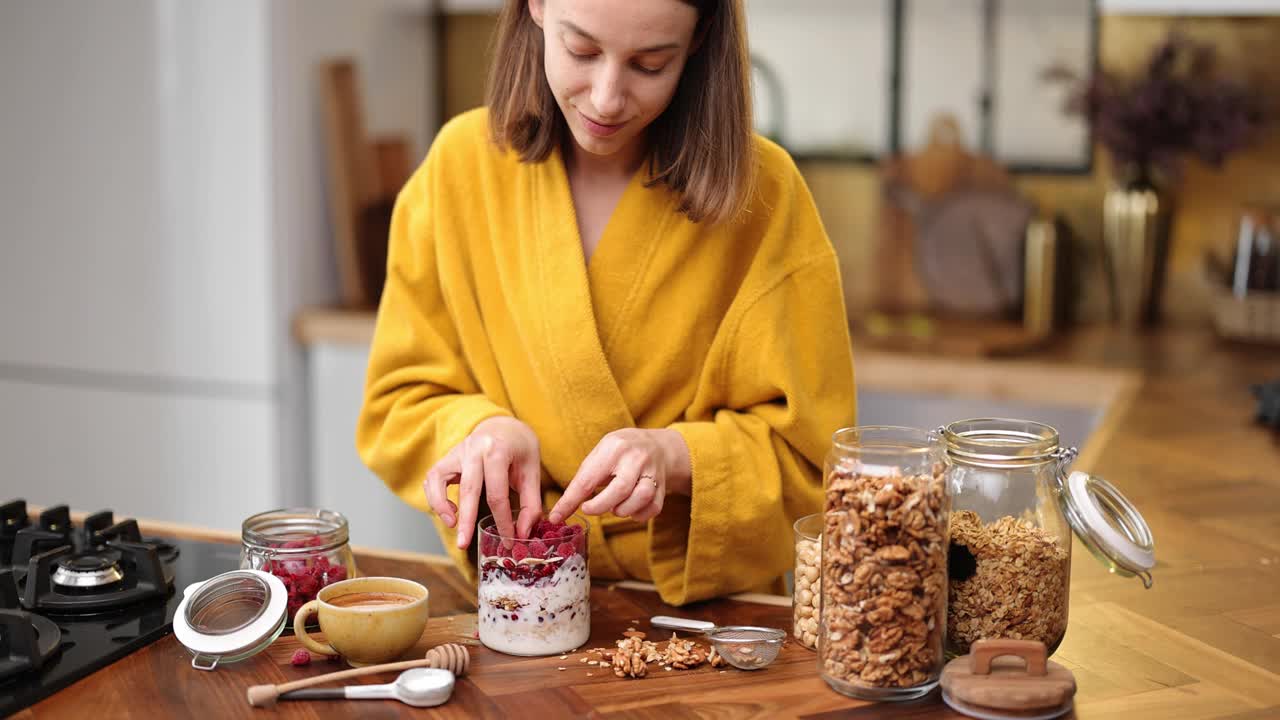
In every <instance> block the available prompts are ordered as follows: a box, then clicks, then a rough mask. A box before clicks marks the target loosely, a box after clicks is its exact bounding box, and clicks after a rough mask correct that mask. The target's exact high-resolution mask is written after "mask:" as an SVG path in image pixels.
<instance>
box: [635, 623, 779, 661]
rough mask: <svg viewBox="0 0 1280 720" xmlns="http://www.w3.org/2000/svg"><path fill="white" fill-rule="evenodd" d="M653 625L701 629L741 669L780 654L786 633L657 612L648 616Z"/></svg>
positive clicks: (699, 631) (700, 631) (699, 630)
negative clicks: (650, 616) (721, 624)
mask: <svg viewBox="0 0 1280 720" xmlns="http://www.w3.org/2000/svg"><path fill="white" fill-rule="evenodd" d="M649 622H650V623H652V624H653V626H654V627H660V628H666V629H668V630H684V631H686V632H696V633H702V634H703V635H706V636H707V639H708V640H710V641H711V646H712V647H714V648H715V649H716V652H717V653H719V654H720V656H721V657H723V658H724V659H725V661H726V662H728V663H729V664H730V665H732V666H734V667H736V668H738V669H739V670H759V669H760V668H763V667H765V666H766V665H768V664H769V663H771V662H773V661H774V660H775V659H776V658H777V657H778V651H779V650H781V649H782V641H783V639H784V638H786V637H787V633H786V632H785V631H782V630H777V629H775V628H766V627H754V626H752V625H723V626H720V625H716V624H715V623H709V622H704V621H702V620H689V619H686V618H676V617H668V616H666V615H657V616H655V617H652V618H649Z"/></svg>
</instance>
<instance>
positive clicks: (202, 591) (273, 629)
mask: <svg viewBox="0 0 1280 720" xmlns="http://www.w3.org/2000/svg"><path fill="white" fill-rule="evenodd" d="M288 596H289V593H288V590H286V589H285V586H284V583H283V582H281V580H280V578H278V577H276V576H274V575H272V574H270V573H266V572H262V571H261V570H233V571H231V572H227V573H223V574H221V575H217V576H215V577H213V578H210V579H209V580H206V581H204V582H202V583H195V584H193V585H190V586H188V587H187V588H186V590H184V591H183V597H182V601H181V602H180V603H178V609H177V611H176V612H175V614H174V617H173V634H174V635H176V636H177V638H178V641H179V642H181V643H182V644H183V645H184V646H185V647H186V648H187V649H188V650H190V651H191V652H192V654H193V655H194V657H192V659H191V666H192V667H194V668H197V669H199V670H212V669H214V668H215V667H217V665H218V664H219V663H229V662H236V661H239V660H244V659H245V658H248V657H251V656H253V655H256V654H257V653H259V652H261V651H262V650H265V649H266V648H267V646H269V645H270V644H271V643H272V642H274V641H275V639H276V638H278V637H279V636H280V633H281V632H282V631H283V630H284V626H285V621H286V620H287V618H288V613H287V612H286V609H287V608H286V605H287V603H288Z"/></svg>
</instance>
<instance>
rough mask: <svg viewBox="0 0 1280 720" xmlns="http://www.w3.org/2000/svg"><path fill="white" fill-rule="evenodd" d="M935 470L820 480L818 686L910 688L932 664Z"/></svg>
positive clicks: (940, 579) (941, 607)
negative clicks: (821, 681)
mask: <svg viewBox="0 0 1280 720" xmlns="http://www.w3.org/2000/svg"><path fill="white" fill-rule="evenodd" d="M942 471H943V468H942V467H941V466H940V465H939V466H936V467H934V468H932V472H931V473H930V474H922V475H907V476H903V475H901V474H898V473H896V472H895V473H893V474H884V475H871V474H862V473H852V472H849V471H847V470H844V469H839V468H838V469H837V470H835V471H834V472H832V474H831V477H829V478H828V482H827V490H826V519H825V528H824V531H823V532H824V549H823V558H822V568H823V572H822V585H821V590H822V596H823V602H824V607H823V610H822V612H823V622H824V624H825V626H826V629H827V630H826V632H827V636H826V641H825V642H824V643H823V647H822V648H821V653H822V667H823V672H824V673H825V674H826V675H827V677H828V678H832V679H835V680H839V681H843V682H847V683H850V684H854V685H871V686H876V687H904V688H905V687H913V686H916V685H920V684H922V683H925V682H928V681H929V680H931V679H933V678H935V677H936V674H937V673H938V672H939V671H940V669H941V666H942V660H943V657H942V633H943V626H944V625H945V620H944V619H945V614H944V613H945V610H946V607H945V605H946V594H945V592H944V590H945V587H946V559H947V540H946V512H945V507H944V501H945V495H944V492H943V490H944V484H943V472H942Z"/></svg>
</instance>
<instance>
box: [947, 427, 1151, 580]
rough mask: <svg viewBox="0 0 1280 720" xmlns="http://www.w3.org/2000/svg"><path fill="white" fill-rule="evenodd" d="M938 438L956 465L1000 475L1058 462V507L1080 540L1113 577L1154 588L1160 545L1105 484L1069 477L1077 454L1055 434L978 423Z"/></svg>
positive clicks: (1074, 475)
mask: <svg viewBox="0 0 1280 720" xmlns="http://www.w3.org/2000/svg"><path fill="white" fill-rule="evenodd" d="M939 434H941V435H942V436H943V438H944V439H945V440H946V443H947V456H948V457H949V458H950V459H951V461H952V462H956V463H961V464H965V465H972V466H976V467H981V468H987V469H992V470H999V469H1017V468H1027V467H1035V466H1042V465H1044V464H1046V463H1050V462H1055V463H1056V464H1057V467H1056V468H1055V479H1056V480H1057V482H1058V485H1059V487H1058V493H1057V494H1058V502H1059V505H1060V506H1061V507H1062V511H1063V514H1064V515H1066V518H1067V522H1068V523H1069V524H1070V525H1071V529H1072V530H1073V531H1074V532H1075V534H1076V536H1077V537H1079V538H1080V541H1081V542H1082V543H1084V546H1085V547H1087V548H1088V549H1089V552H1090V553H1092V554H1093V556H1094V557H1096V558H1098V559H1099V560H1100V561H1102V563H1103V564H1104V565H1106V566H1107V568H1108V569H1109V570H1110V571H1111V572H1113V573H1116V574H1117V575H1121V576H1124V577H1133V576H1137V577H1139V578H1141V580H1142V584H1143V585H1144V586H1145V587H1148V588H1150V587H1151V582H1152V580H1151V568H1153V567H1154V566H1155V543H1154V541H1153V540H1152V537H1151V528H1150V527H1148V526H1147V521H1146V520H1144V519H1143V517H1142V513H1140V512H1138V509H1137V508H1136V507H1134V505H1133V503H1131V502H1129V500H1128V498H1126V497H1125V496H1124V495H1123V494H1122V493H1121V492H1120V491H1119V490H1117V489H1116V487H1115V486H1114V485H1112V484H1111V483H1109V482H1107V481H1106V480H1104V479H1102V478H1100V477H1096V476H1093V475H1089V474H1087V473H1083V472H1078V471H1077V472H1073V473H1071V474H1070V476H1068V475H1067V473H1066V468H1067V466H1068V465H1070V464H1071V461H1072V460H1074V459H1075V457H1076V449H1075V448H1063V447H1060V446H1059V444H1058V443H1059V438H1058V431H1057V430H1056V429H1054V428H1053V427H1051V426H1049V425H1045V424H1044V423H1038V422H1034V421H1031V420H1013V419H1008V418H976V419H972V420H960V421H958V422H953V423H951V424H950V425H947V426H945V427H943V428H939Z"/></svg>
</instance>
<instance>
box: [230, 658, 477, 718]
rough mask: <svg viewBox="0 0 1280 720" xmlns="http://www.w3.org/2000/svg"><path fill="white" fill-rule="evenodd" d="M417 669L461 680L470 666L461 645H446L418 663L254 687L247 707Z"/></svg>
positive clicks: (345, 671)
mask: <svg viewBox="0 0 1280 720" xmlns="http://www.w3.org/2000/svg"><path fill="white" fill-rule="evenodd" d="M420 667H430V668H440V669H441V670H448V671H449V672H451V673H453V674H454V675H457V676H459V677H461V676H462V675H465V674H466V672H467V670H468V669H469V668H470V667H471V653H470V652H469V651H468V650H467V649H466V648H465V647H463V646H462V645H458V644H456V643H446V644H444V645H438V646H436V647H433V648H431V649H430V650H428V651H427V654H426V657H424V658H422V659H421V660H402V661H400V662H393V663H383V664H382V665H370V666H368V667H362V668H352V669H351V670H339V671H337V672H331V673H327V674H325V675H316V676H315V677H309V678H303V679H302V680H294V681H293V682H287V683H283V684H281V685H254V686H253V687H250V688H249V691H248V693H247V696H248V698H249V704H250V705H252V706H254V707H271V706H273V705H275V704H276V700H277V699H278V698H279V697H280V696H281V695H282V694H284V693H287V692H290V691H292V690H300V689H302V688H308V687H311V686H313V685H320V684H322V683H329V682H335V681H337V680H346V679H348V678H354V677H360V676H361V675H372V674H374V673H381V672H392V671H395V670H408V669H410V668H420Z"/></svg>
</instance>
